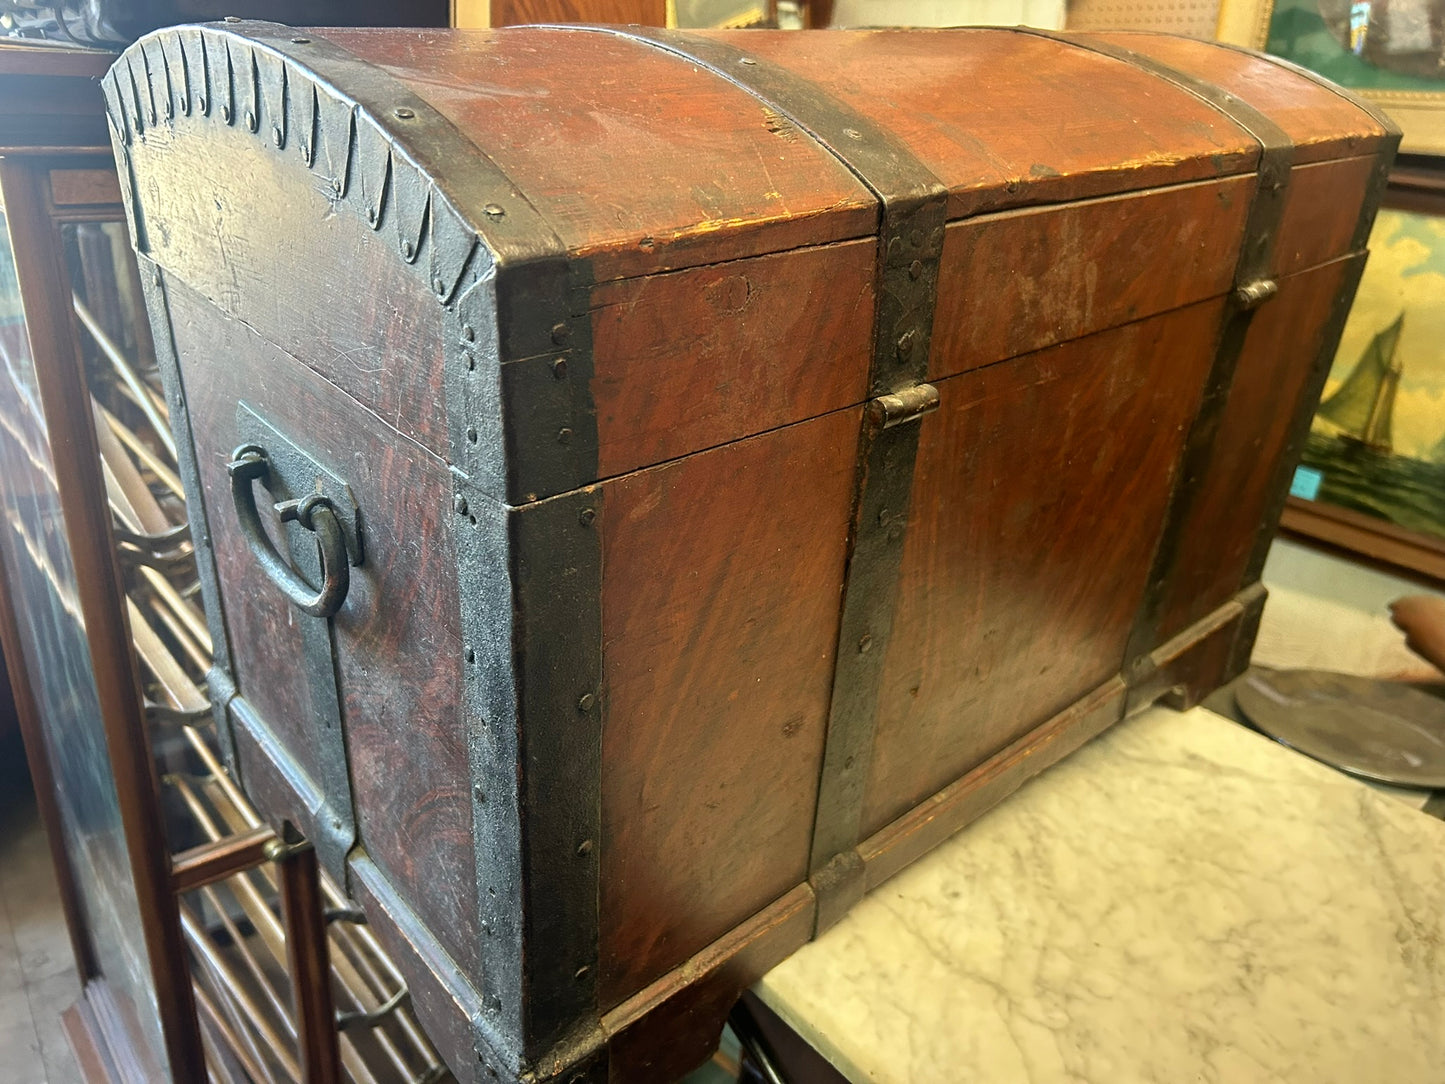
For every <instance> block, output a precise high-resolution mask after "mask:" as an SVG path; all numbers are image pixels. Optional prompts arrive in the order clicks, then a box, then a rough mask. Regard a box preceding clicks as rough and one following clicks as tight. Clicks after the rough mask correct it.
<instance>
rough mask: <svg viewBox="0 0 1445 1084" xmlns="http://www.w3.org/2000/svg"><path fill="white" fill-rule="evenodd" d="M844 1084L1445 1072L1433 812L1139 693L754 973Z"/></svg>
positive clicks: (1398, 1082) (1101, 1083) (1442, 858)
mask: <svg viewBox="0 0 1445 1084" xmlns="http://www.w3.org/2000/svg"><path fill="white" fill-rule="evenodd" d="M756 990H757V993H758V994H759V996H761V997H762V998H763V1000H764V1001H765V1002H766V1003H767V1004H768V1005H769V1006H771V1007H772V1008H773V1010H774V1011H775V1012H777V1013H778V1014H779V1015H780V1016H782V1017H783V1018H784V1019H785V1020H786V1021H787V1022H788V1023H789V1024H790V1025H792V1026H793V1027H794V1028H795V1029H796V1030H797V1031H798V1032H799V1033H800V1034H802V1035H803V1036H804V1038H806V1039H808V1040H809V1041H810V1042H811V1043H812V1044H813V1045H814V1046H815V1047H816V1048H817V1049H819V1050H820V1051H821V1052H822V1053H823V1054H824V1055H826V1056H827V1057H828V1058H829V1060H831V1061H832V1062H833V1063H834V1064H835V1065H836V1066H837V1067H838V1068H839V1069H840V1070H842V1071H843V1073H844V1074H845V1075H846V1076H847V1077H848V1078H849V1079H850V1080H855V1081H878V1082H887V1084H931V1082H935V1081H937V1082H944V1081H947V1082H950V1084H952V1082H960V1081H987V1082H1000V1084H1007V1082H1013V1081H1020V1082H1028V1084H1045V1082H1054V1081H1059V1082H1063V1081H1068V1082H1071V1084H1073V1082H1079V1084H1082V1082H1087V1084H1127V1082H1134V1081H1140V1082H1145V1081H1149V1082H1154V1081H1157V1082H1160V1084H1177V1082H1181V1081H1204V1082H1211V1084H1213V1082H1219V1084H1249V1082H1254V1081H1288V1082H1291V1084H1295V1082H1309V1084H1326V1082H1332V1081H1339V1082H1341V1084H1359V1082H1362V1081H1391V1082H1392V1084H1410V1082H1416V1081H1420V1082H1423V1081H1432V1082H1438V1081H1441V1080H1445V822H1441V821H1438V820H1435V819H1433V818H1431V817H1428V816H1426V815H1424V814H1422V813H1419V812H1416V811H1415V810H1413V809H1410V808H1409V807H1407V806H1405V805H1403V804H1401V803H1398V802H1395V801H1393V800H1391V799H1390V798H1388V797H1385V796H1382V795H1380V794H1377V793H1375V792H1373V791H1371V790H1370V789H1369V788H1368V787H1365V786H1363V785H1362V784H1360V783H1358V782H1356V781H1355V780H1352V779H1350V778H1348V777H1346V776H1343V775H1340V774H1339V773H1337V772H1335V771H1333V770H1332V769H1329V768H1326V767H1324V766H1323V765H1320V764H1317V763H1315V762H1314V761H1311V760H1309V759H1307V758H1305V757H1303V756H1300V755H1298V754H1296V753H1293V752H1291V751H1290V750H1288V749H1285V748H1284V747H1282V746H1279V745H1276V744H1274V743H1273V742H1271V741H1269V740H1267V739H1265V738H1263V737H1261V736H1259V735H1257V734H1255V733H1253V732H1252V731H1249V730H1246V729H1245V728H1243V727H1240V726H1238V725H1236V724H1234V723H1232V722H1229V721H1228V720H1225V719H1223V718H1221V717H1219V716H1217V715H1214V714H1213V713H1211V712H1208V711H1205V710H1203V709H1195V710H1193V711H1191V712H1187V713H1184V714H1179V713H1176V712H1172V711H1168V710H1166V709H1162V708H1160V709H1151V710H1150V711H1148V712H1145V713H1143V714H1141V715H1139V716H1137V717H1136V718H1134V719H1131V720H1129V721H1127V722H1125V723H1122V724H1120V725H1119V726H1118V727H1116V728H1114V730H1112V731H1110V732H1109V733H1107V734H1105V735H1103V736H1102V737H1100V738H1098V739H1097V740H1095V741H1094V742H1092V743H1091V744H1089V745H1087V746H1085V747H1084V748H1083V749H1081V750H1080V751H1079V752H1077V753H1075V754H1074V755H1073V756H1072V757H1070V758H1068V759H1067V760H1065V761H1064V762H1062V763H1060V764H1058V765H1056V766H1055V767H1053V768H1051V769H1050V770H1049V771H1048V772H1046V773H1044V775H1042V776H1041V777H1039V778H1038V779H1036V780H1034V781H1033V782H1031V783H1029V784H1028V785H1026V786H1025V787H1024V788H1023V789H1021V790H1020V791H1019V792H1018V793H1017V794H1015V795H1013V796H1012V797H1011V798H1009V799H1008V800H1006V801H1005V802H1004V803H1003V804H1001V805H1000V806H998V807H997V808H995V809H994V810H993V811H992V812H990V813H988V814H987V815H986V816H984V817H983V818H981V819H980V820H979V821H977V822H975V823H974V824H973V825H972V826H970V827H968V828H966V829H964V830H963V831H962V832H960V833H959V834H958V835H956V836H954V837H953V838H952V839H951V840H950V841H949V842H948V843H946V844H944V845H943V846H942V847H941V848H939V849H938V850H936V851H934V852H933V853H932V854H930V855H929V856H927V857H926V858H924V859H922V860H921V861H920V862H918V863H917V864H916V865H914V866H913V867H911V868H910V869H907V870H904V871H903V872H902V873H900V874H899V875H898V876H896V877H895V878H893V879H892V880H891V881H889V882H887V883H886V884H884V885H882V886H880V887H879V888H878V889H877V890H875V891H874V892H873V893H871V894H870V895H869V896H868V897H867V898H866V899H864V900H863V901H862V902H861V903H860V904H858V906H857V907H856V908H854V910H853V911H852V912H851V913H850V914H849V916H848V917H847V918H846V919H844V920H843V922H841V923H840V924H839V925H838V926H836V927H834V928H833V929H832V930H830V931H829V932H828V933H826V934H825V935H824V936H823V937H822V938H820V939H819V940H818V941H815V942H813V943H812V944H809V945H806V946H804V947H803V948H802V949H801V950H799V951H798V952H797V953H796V954H794V955H793V956H792V957H791V958H790V959H788V960H787V961H786V962H784V963H783V964H781V965H780V966H779V967H777V968H775V969H774V970H773V971H771V972H770V973H769V974H768V975H767V976H766V977H765V978H764V979H763V980H762V981H761V982H760V983H759V984H758V986H757V987H756Z"/></svg>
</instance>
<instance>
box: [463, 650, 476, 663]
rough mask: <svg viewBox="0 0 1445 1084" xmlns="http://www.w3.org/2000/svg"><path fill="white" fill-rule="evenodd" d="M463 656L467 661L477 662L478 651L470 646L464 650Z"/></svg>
mask: <svg viewBox="0 0 1445 1084" xmlns="http://www.w3.org/2000/svg"><path fill="white" fill-rule="evenodd" d="M462 658H464V659H466V660H467V662H476V661H477V653H476V651H475V650H474V649H473V648H470V647H468V648H466V649H465V650H463V651H462Z"/></svg>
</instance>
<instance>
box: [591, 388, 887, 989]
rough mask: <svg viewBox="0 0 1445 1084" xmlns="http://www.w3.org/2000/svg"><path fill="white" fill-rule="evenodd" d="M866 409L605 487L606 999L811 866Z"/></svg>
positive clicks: (650, 975)
mask: <svg viewBox="0 0 1445 1084" xmlns="http://www.w3.org/2000/svg"><path fill="white" fill-rule="evenodd" d="M859 414H860V412H859V411H857V410H844V411H838V412H836V413H834V414H829V415H826V416H825V417H822V418H818V419H816V420H814V421H811V422H806V423H804V424H801V425H796V426H792V427H789V428H787V429H783V430H778V431H776V432H773V433H769V434H765V435H763V436H760V437H754V438H752V439H751V440H747V441H742V442H739V443H737V444H732V445H729V446H727V447H726V448H720V449H717V450H715V451H711V452H705V453H703V454H700V455H697V456H693V457H690V458H688V459H685V460H681V461H679V462H677V463H673V464H669V465H667V466H664V467H660V468H656V469H653V470H648V471H642V472H640V473H638V474H634V475H630V476H628V477H626V478H622V479H618V480H617V481H614V482H611V483H609V484H607V485H606V486H605V487H604V494H605V495H604V498H603V506H602V507H603V513H602V524H603V531H602V545H603V550H602V568H603V585H602V627H603V658H604V671H605V683H606V684H605V704H606V718H605V723H604V729H603V735H602V756H603V770H602V830H603V839H602V853H601V863H602V872H601V882H602V887H601V892H602V900H601V920H602V933H601V940H602V945H601V974H600V976H599V991H600V998H601V1002H602V1006H603V1008H604V1009H606V1008H609V1007H611V1006H613V1005H616V1004H617V1003H618V1002H619V1001H621V1000H622V999H623V998H625V997H627V996H628V995H630V994H631V993H633V992H634V991H636V990H637V989H639V988H640V987H642V986H644V985H646V984H647V983H649V982H651V981H653V980H654V979H656V978H658V977H659V976H661V975H662V974H663V973H664V972H666V971H667V970H668V969H669V968H672V967H675V966H676V965H678V964H680V963H682V961H683V960H685V959H687V958H688V957H689V956H691V955H692V954H693V953H695V952H698V951H700V950H701V949H702V948H703V947H704V946H705V945H707V944H708V943H709V942H711V941H713V940H714V939H716V938H718V937H720V936H722V934H723V933H724V932H725V931H727V930H728V929H729V928H731V927H732V926H734V925H736V924H737V923H739V922H741V921H742V920H743V919H745V918H747V917H748V916H749V915H751V914H753V913H754V912H756V911H757V910H758V909H759V908H761V907H763V906H764V905H765V904H767V903H769V902H771V901H772V900H775V899H777V898H778V897H780V896H782V895H783V894H784V893H785V892H787V891H788V889H789V888H790V887H792V886H794V885H796V884H799V883H800V882H801V881H803V880H804V878H805V876H806V873H807V861H808V846H809V840H810V838H811V835H812V828H813V807H814V803H815V800H816V791H817V781H818V770H819V765H820V763H821V757H822V748H823V730H824V725H825V722H826V718H827V713H828V699H829V692H830V690H831V687H832V681H833V651H834V646H835V641H836V639H837V623H838V606H839V601H840V596H841V591H842V585H843V556H844V543H845V541H846V536H847V532H848V522H849V518H850V516H851V512H852V499H853V476H854V475H853V471H854V468H853V461H854V455H855V449H856V445H857V439H858V425H859Z"/></svg>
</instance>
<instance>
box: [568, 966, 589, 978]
mask: <svg viewBox="0 0 1445 1084" xmlns="http://www.w3.org/2000/svg"><path fill="white" fill-rule="evenodd" d="M590 974H592V969H591V968H590V967H588V966H587V965H586V964H583V965H582V966H581V967H579V968H578V969H577V970H576V971H574V972H572V977H573V978H574V979H576V980H577V981H578V982H581V981H582V980H583V979H585V978H586V977H587V976H588V975H590Z"/></svg>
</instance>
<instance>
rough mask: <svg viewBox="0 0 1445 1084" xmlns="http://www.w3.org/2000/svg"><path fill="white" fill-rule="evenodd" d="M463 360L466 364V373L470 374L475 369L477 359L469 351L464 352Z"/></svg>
mask: <svg viewBox="0 0 1445 1084" xmlns="http://www.w3.org/2000/svg"><path fill="white" fill-rule="evenodd" d="M464 358H465V360H466V363H467V372H469V373H470V372H472V371H473V370H475V369H476V367H477V359H476V357H475V356H474V355H473V354H472V352H471V351H470V350H468V351H467V352H466V354H465V355H464Z"/></svg>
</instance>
